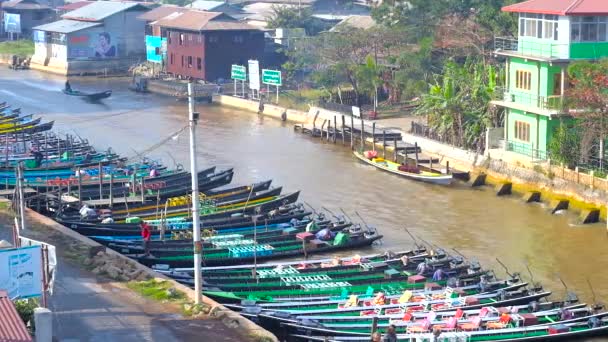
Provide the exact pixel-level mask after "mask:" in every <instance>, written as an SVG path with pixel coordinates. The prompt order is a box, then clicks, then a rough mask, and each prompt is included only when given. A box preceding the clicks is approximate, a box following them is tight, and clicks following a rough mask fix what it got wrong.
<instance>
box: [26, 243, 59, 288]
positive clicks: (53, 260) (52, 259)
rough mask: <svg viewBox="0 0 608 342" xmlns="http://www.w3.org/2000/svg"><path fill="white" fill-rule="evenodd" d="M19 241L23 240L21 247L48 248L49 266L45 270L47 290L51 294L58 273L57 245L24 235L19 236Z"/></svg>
mask: <svg viewBox="0 0 608 342" xmlns="http://www.w3.org/2000/svg"><path fill="white" fill-rule="evenodd" d="M19 241H20V242H21V247H27V246H43V247H44V248H46V261H47V264H46V266H47V267H45V272H46V283H47V290H48V291H49V293H50V294H53V285H54V284H55V278H56V274H57V248H55V246H53V245H49V244H48V243H45V242H40V241H37V240H32V239H28V238H26V237H23V236H20V237H19Z"/></svg>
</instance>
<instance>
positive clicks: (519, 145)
mask: <svg viewBox="0 0 608 342" xmlns="http://www.w3.org/2000/svg"><path fill="white" fill-rule="evenodd" d="M503 143H504V146H505V148H506V150H507V151H511V152H515V153H518V154H521V155H524V156H527V157H530V158H532V159H533V160H547V159H548V158H549V155H548V153H547V151H544V150H539V149H536V148H534V144H533V143H532V144H528V143H525V142H519V141H513V140H506V141H504V140H503Z"/></svg>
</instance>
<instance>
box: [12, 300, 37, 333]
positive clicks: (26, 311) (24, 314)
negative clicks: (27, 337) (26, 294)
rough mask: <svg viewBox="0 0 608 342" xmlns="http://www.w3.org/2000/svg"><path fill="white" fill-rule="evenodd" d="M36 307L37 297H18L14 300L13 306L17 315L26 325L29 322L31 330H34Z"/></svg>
mask: <svg viewBox="0 0 608 342" xmlns="http://www.w3.org/2000/svg"><path fill="white" fill-rule="evenodd" d="M37 307H38V300H37V299H33V298H30V299H20V300H16V301H15V308H16V309H17V313H19V317H21V320H22V321H23V323H25V324H26V325H27V324H29V326H30V327H31V330H32V332H33V330H34V309H35V308H37Z"/></svg>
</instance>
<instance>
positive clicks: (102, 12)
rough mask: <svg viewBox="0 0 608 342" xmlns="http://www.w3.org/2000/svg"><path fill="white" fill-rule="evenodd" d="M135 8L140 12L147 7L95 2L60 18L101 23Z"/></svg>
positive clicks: (120, 2) (135, 3)
mask: <svg viewBox="0 0 608 342" xmlns="http://www.w3.org/2000/svg"><path fill="white" fill-rule="evenodd" d="M136 7H140V8H141V9H142V10H145V9H147V7H145V6H144V5H142V4H139V3H137V2H122V1H95V2H93V3H92V4H90V5H88V6H84V7H80V8H79V9H76V10H74V11H71V12H68V13H66V14H64V15H62V16H61V17H62V18H64V19H74V20H80V21H102V20H104V19H105V18H107V17H109V16H112V15H114V14H116V13H120V12H122V11H126V10H129V9H133V8H136Z"/></svg>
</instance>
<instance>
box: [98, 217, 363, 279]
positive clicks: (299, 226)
mask: <svg viewBox="0 0 608 342" xmlns="http://www.w3.org/2000/svg"><path fill="white" fill-rule="evenodd" d="M351 225H352V223H350V222H331V221H329V220H324V221H319V220H317V219H312V220H311V219H304V220H301V221H299V220H298V221H297V222H288V223H279V224H272V225H269V224H261V225H256V226H252V227H243V228H238V230H232V229H227V230H213V231H210V230H207V231H206V232H205V233H206V234H205V238H207V239H210V240H213V238H219V239H228V238H229V239H251V238H253V237H254V235H256V236H258V237H268V236H276V235H290V234H293V233H295V232H300V231H306V230H307V229H308V227H309V226H313V227H318V228H321V229H322V228H330V229H332V230H336V229H344V228H348V227H350V226H351ZM182 232H188V233H190V232H191V228H186V229H184V228H177V229H171V228H170V229H167V230H165V234H166V236H165V240H161V239H160V238H154V237H152V238H151V239H150V242H149V245H150V247H151V248H153V247H167V248H168V247H173V248H175V247H191V246H192V239H191V238H183V237H182V238H180V236H181V235H183V234H181V233H182ZM172 233H176V234H175V236H172ZM167 234H168V235H167ZM91 238H93V239H94V240H96V241H98V242H100V243H102V244H104V245H106V246H108V247H110V246H112V247H117V248H121V247H127V248H128V247H132V246H134V245H137V247H141V244H142V243H141V241H142V238H141V235H139V236H137V235H133V236H128V237H126V239H125V238H122V237H119V236H92V237H91ZM131 254H132V253H131ZM176 274H177V273H176ZM181 274H184V276H186V274H187V273H186V272H181Z"/></svg>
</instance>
